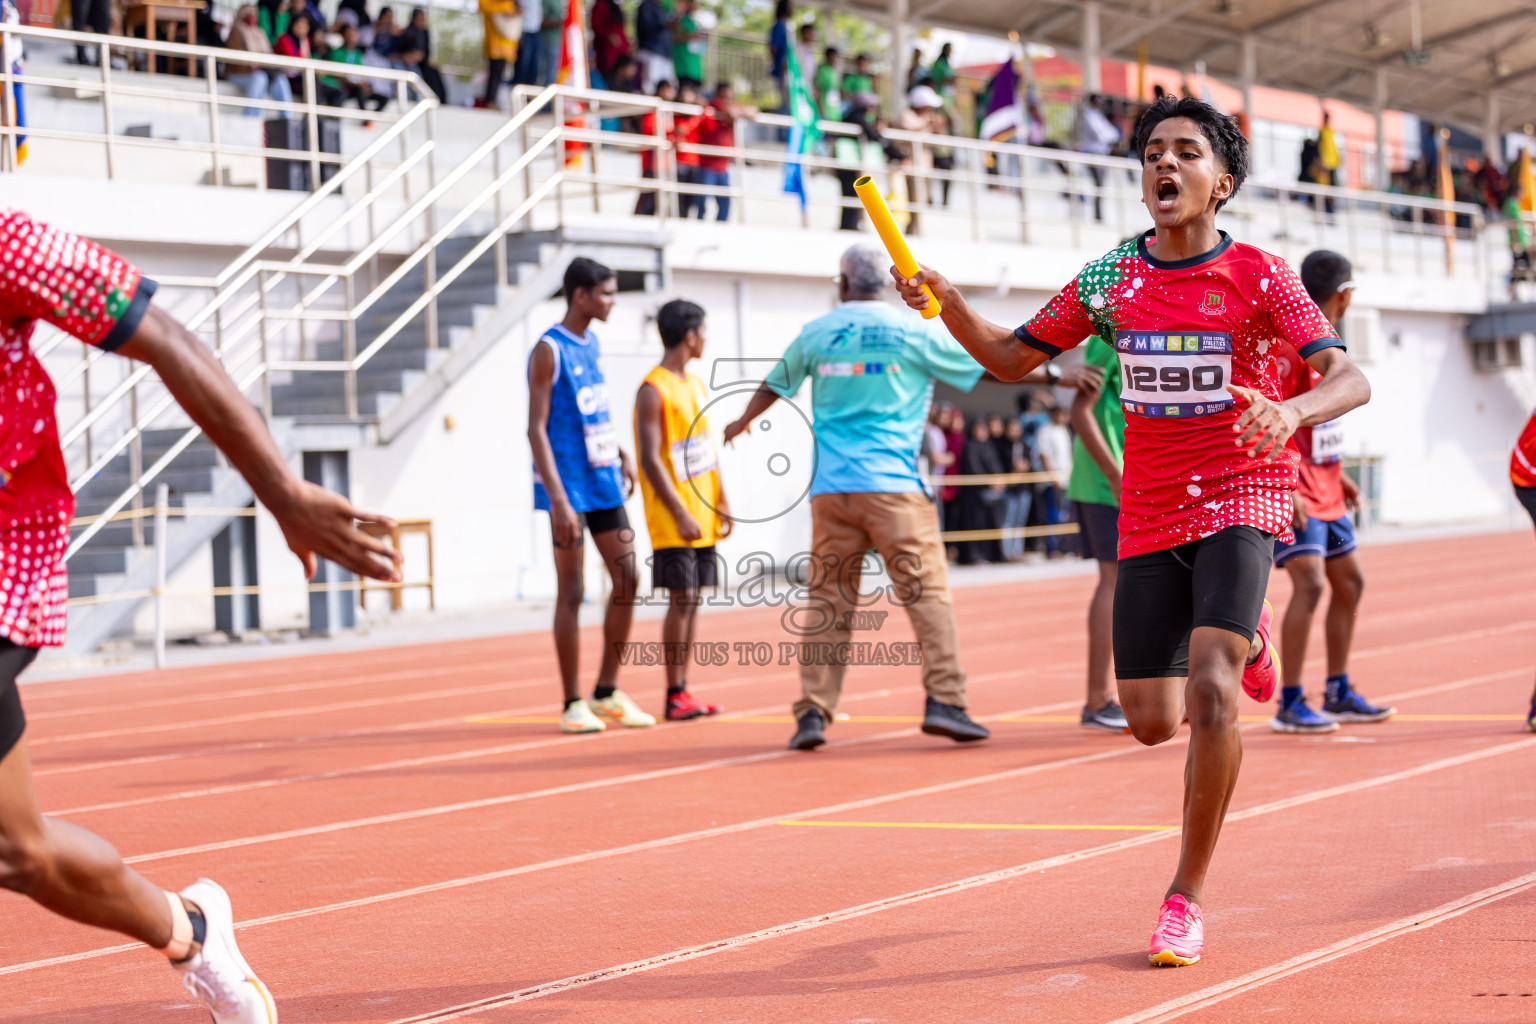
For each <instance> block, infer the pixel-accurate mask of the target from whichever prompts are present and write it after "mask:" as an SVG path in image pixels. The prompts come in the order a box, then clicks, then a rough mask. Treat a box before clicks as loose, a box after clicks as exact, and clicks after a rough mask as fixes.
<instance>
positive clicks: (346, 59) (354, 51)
mask: <svg viewBox="0 0 1536 1024" xmlns="http://www.w3.org/2000/svg"><path fill="white" fill-rule="evenodd" d="M325 59H326V60H333V61H336V62H337V63H338V64H352V65H355V66H357V67H362V65H363V50H362V47H361V46H359V45H358V42H357V26H356V25H354V24H352V23H351V22H343V23H342V26H341V45H340V46H337V47H334V48H332V49H331V50H330V52H328V53H327V54H326V55H325ZM320 82H321V84H322V85H324V86H325V87H326V88H328V89H331V90H334V91H333V92H331V93H327V94H325V95H328V96H330V97H332V98H334V99H335V103H334V104H332V105H333V106H338V107H340V106H345V105H346V102H347V100H354V101H355V102H356V103H357V109H358V110H383V109H384V107H385V105H386V104H387V103H389V97H388V96H387V95H385V94H383V93H376V92H374V91H373V86H372V85H371V84H370V82H369V80H368V79H366V78H364V77H362V76H361V75H345V76H342V77H341V78H336V77H334V76H332V75H321V76H320Z"/></svg>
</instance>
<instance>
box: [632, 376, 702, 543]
mask: <svg viewBox="0 0 1536 1024" xmlns="http://www.w3.org/2000/svg"><path fill="white" fill-rule="evenodd" d="M662 433H663V431H662V423H661V396H660V395H658V394H657V393H656V389H655V388H654V387H652V386H651V385H649V384H642V385H640V392H639V394H637V395H635V438H636V441H635V443H636V446H637V448H638V456H639V460H640V471H641V472H643V473H644V474H645V478H646V479H647V480H649V481H650V482H651V490H653V491H655V493H656V497H658V498H660V499H661V503H662V504H663V505H665V506H666V507H667V511H668V512H670V513H672V518H673V520H675V521H676V522H677V534H678V536H680V537H682V538H683V540H687V541H695V540H698V539H699V537H701V536H702V535H703V534H702V531H701V530H700V529H699V524H698V522H697V521H696V520H695V519H694V518H693V515H692V514H691V513H690V512H689V511H688V506H686V505H684V504H683V499H682V496H681V495H679V494H678V493H677V487H676V486H675V485H674V484H673V482H672V474H671V473H670V472H668V471H667V466H666V463H664V462H662V461H661V444H662Z"/></svg>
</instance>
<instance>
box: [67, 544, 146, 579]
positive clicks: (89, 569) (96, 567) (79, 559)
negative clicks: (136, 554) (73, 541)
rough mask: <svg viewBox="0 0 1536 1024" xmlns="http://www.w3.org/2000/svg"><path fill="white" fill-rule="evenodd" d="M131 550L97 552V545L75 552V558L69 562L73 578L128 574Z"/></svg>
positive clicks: (104, 549) (119, 549) (112, 549)
mask: <svg viewBox="0 0 1536 1024" xmlns="http://www.w3.org/2000/svg"><path fill="white" fill-rule="evenodd" d="M130 550H131V549H130V548H125V547H104V548H102V549H101V550H96V548H95V545H87V546H86V548H85V549H84V550H82V551H77V552H75V554H74V557H72V558H71V559H70V560H69V573H70V575H71V576H76V575H79V576H94V575H97V574H99V573H126V572H127V571H128V552H129V551H130Z"/></svg>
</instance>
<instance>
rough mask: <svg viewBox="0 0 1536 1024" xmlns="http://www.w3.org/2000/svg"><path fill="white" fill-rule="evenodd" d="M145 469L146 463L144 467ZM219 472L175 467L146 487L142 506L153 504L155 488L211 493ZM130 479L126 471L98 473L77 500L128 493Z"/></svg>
mask: <svg viewBox="0 0 1536 1024" xmlns="http://www.w3.org/2000/svg"><path fill="white" fill-rule="evenodd" d="M145 464H146V465H148V462H147V461H146V463H145ZM218 472H219V470H217V469H214V468H213V467H211V466H192V467H188V468H186V469H182V468H180V467H179V466H177V465H176V464H175V463H172V465H171V468H170V469H167V470H166V471H165V472H163V473H161V474H160V475H159V476H158V477H156V478H155V479H154V480H153V481H151V483H150V485H149V492H150V493H149V495H146V497H145V504H149V503H151V502H153V501H154V498H153V496H152V495H153V493H154V487H155V485H156V484H159V483H164V484H166V485H167V486H168V487H170V489H171V493H172V494H197V493H204V492H207V491H211V490H213V478H214V474H216V473H218ZM129 481H130V477H129V476H128V473H127V470H126V469H124V470H123V471H122V472H117V473H110V472H103V473H98V474H97V475H96V476H94V477H92V478H91V479H90V480H89V481H88V482H87V483H86V484H85V486H84V487H81V488H80V491H79V493H78V495H77V499H92V498H106V499H107V500H109V501H110V500H111V499H112V498H115V497H117V496H118V495H119V494H121V493H123V491H125V490H127V489H128V484H129Z"/></svg>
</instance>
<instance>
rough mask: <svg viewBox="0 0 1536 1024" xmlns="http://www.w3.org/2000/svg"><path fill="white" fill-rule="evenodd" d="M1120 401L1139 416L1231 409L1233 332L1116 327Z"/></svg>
mask: <svg viewBox="0 0 1536 1024" xmlns="http://www.w3.org/2000/svg"><path fill="white" fill-rule="evenodd" d="M1115 352H1116V353H1117V354H1118V355H1119V357H1120V381H1121V384H1120V404H1121V405H1122V406H1123V407H1124V408H1125V411H1126V412H1129V413H1135V414H1136V415H1138V416H1175V417H1181V416H1209V415H1211V414H1212V413H1216V412H1221V411H1222V410H1223V409H1229V408H1231V407H1232V395H1231V393H1230V392H1228V391H1227V384H1228V383H1230V382H1231V380H1232V335H1230V334H1226V333H1219V332H1212V331H1202V332H1200V333H1197V334H1196V333H1191V334H1182V333H1181V334H1169V333H1152V332H1148V331H1116V332H1115Z"/></svg>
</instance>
